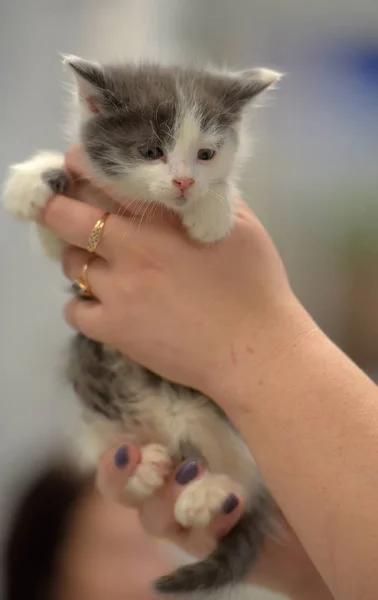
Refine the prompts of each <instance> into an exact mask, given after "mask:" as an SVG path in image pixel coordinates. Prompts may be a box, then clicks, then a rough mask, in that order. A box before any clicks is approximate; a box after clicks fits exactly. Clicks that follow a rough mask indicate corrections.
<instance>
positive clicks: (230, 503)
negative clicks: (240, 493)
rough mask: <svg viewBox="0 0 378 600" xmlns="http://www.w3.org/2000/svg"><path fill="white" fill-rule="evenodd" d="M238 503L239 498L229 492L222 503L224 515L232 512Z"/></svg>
mask: <svg viewBox="0 0 378 600" xmlns="http://www.w3.org/2000/svg"><path fill="white" fill-rule="evenodd" d="M238 504H239V498H238V497H237V496H235V494H230V495H229V496H228V497H227V498H226V500H225V501H224V503H223V506H222V511H223V512H224V514H225V515H229V514H230V513H232V512H233V511H234V510H235V508H236V507H237V506H238Z"/></svg>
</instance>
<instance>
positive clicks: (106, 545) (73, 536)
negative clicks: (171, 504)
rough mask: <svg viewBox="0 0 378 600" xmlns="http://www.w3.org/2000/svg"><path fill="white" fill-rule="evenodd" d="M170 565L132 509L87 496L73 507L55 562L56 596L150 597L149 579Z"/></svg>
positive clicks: (93, 599)
mask: <svg viewBox="0 0 378 600" xmlns="http://www.w3.org/2000/svg"><path fill="white" fill-rule="evenodd" d="M173 567H174V562H173V560H172V558H170V557H169V554H168V549H167V548H166V547H165V546H164V545H162V544H159V542H156V541H153V540H151V539H150V538H148V537H147V536H146V534H145V533H144V532H143V530H142V528H141V526H140V525H139V521H138V518H137V515H136V513H135V512H134V511H131V510H128V509H125V508H122V507H121V506H118V505H115V504H112V503H110V502H107V501H105V500H103V499H102V498H100V497H98V496H97V495H95V494H93V495H91V496H90V497H88V498H86V499H84V500H83V501H82V503H81V505H80V506H79V507H78V508H77V509H76V512H75V515H74V518H73V523H72V525H71V527H70V529H69V531H68V533H67V539H66V541H65V544H64V546H63V548H62V554H61V558H60V562H59V564H58V578H57V582H56V587H55V594H54V595H55V597H56V598H57V600H104V599H106V600H126V599H127V598H132V599H133V600H155V599H156V598H157V595H156V594H154V593H153V592H152V590H151V583H152V581H153V579H155V578H156V577H157V576H159V575H162V574H164V573H167V572H169V571H170V570H171V569H172V568H173Z"/></svg>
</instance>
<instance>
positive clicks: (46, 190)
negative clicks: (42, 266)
mask: <svg viewBox="0 0 378 600" xmlns="http://www.w3.org/2000/svg"><path fill="white" fill-rule="evenodd" d="M69 182H70V179H69V176H68V175H67V173H66V172H65V167H64V156H63V154H60V153H57V152H47V151H45V152H40V153H38V154H36V155H35V156H34V157H32V158H30V159H29V160H26V161H24V162H22V163H18V164H15V165H12V166H11V167H10V171H9V175H8V178H7V180H6V181H5V185H4V190H3V205H4V208H5V209H6V210H7V211H8V212H9V213H11V214H12V215H13V216H15V217H17V218H18V219H23V220H28V221H35V220H36V219H37V218H38V216H39V214H40V211H41V210H42V209H43V208H44V207H45V206H46V204H47V203H48V201H49V200H50V199H51V198H52V196H54V195H55V194H57V193H59V194H62V193H65V192H66V191H67V190H68V187H69ZM36 228H37V231H38V237H39V241H40V243H41V245H42V248H43V250H44V252H45V254H47V255H48V256H49V257H50V258H54V259H58V260H59V259H60V258H61V254H62V250H63V248H64V246H65V244H64V243H63V242H62V241H61V240H59V239H58V238H57V237H56V236H55V235H54V234H53V233H52V232H51V231H49V230H47V229H46V228H45V227H42V226H41V225H36Z"/></svg>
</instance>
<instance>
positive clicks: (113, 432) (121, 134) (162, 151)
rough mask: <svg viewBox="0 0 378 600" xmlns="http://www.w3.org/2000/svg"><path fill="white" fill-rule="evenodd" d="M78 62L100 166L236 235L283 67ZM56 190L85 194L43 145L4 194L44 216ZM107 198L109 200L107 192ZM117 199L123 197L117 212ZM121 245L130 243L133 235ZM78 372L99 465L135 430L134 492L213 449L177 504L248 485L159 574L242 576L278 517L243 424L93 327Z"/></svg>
mask: <svg viewBox="0 0 378 600" xmlns="http://www.w3.org/2000/svg"><path fill="white" fill-rule="evenodd" d="M65 62H66V63H67V64H68V65H69V67H71V69H72V70H73V72H74V74H75V77H76V84H77V85H76V89H77V99H78V114H79V121H80V134H79V139H80V141H81V142H82V144H83V147H84V150H85V153H86V156H87V158H88V160H89V163H90V165H91V167H92V169H93V172H94V173H95V175H96V177H97V178H98V179H99V180H100V181H101V183H102V184H104V185H105V186H111V188H112V189H113V190H115V192H116V193H117V194H118V195H119V197H122V196H124V197H128V198H133V199H135V200H137V201H140V202H143V203H146V202H149V203H156V204H163V205H164V206H166V207H168V208H169V209H171V210H173V211H175V212H176V213H177V214H178V215H179V216H180V218H181V220H182V223H183V225H184V226H185V228H186V229H187V231H188V234H189V235H190V236H191V237H193V238H195V239H196V240H199V241H201V242H203V243H213V242H216V241H217V240H221V239H222V238H223V237H224V236H226V235H227V234H228V233H229V232H230V230H231V228H232V223H233V214H234V199H235V196H236V188H235V187H234V182H233V178H234V176H235V171H236V168H237V167H238V165H239V164H240V160H241V159H242V158H243V149H244V148H245V143H244V142H245V140H244V139H243V137H245V136H244V134H245V127H244V124H243V118H244V113H245V111H246V109H247V107H248V106H249V105H250V104H251V102H252V101H253V100H254V99H255V98H256V96H257V95H259V94H260V93H261V92H263V91H264V90H265V89H266V88H268V87H269V86H271V85H272V84H274V83H275V82H276V81H277V80H278V79H279V75H278V74H277V73H275V72H273V71H270V70H267V69H254V70H250V71H246V72H242V73H228V72H213V71H206V70H201V69H194V68H184V67H163V66H158V65H150V64H145V65H118V66H117V65H109V66H103V65H100V64H97V63H93V62H88V61H85V60H83V59H80V58H77V57H67V58H66V59H65ZM53 190H55V191H60V192H64V193H67V194H75V197H76V198H78V199H80V190H79V187H76V189H75V183H74V182H72V181H71V180H70V179H69V177H68V176H67V174H66V173H65V172H64V160H63V156H62V155H60V154H58V153H56V152H42V153H39V154H38V155H37V156H35V157H33V158H31V159H30V160H28V161H26V162H23V163H19V164H17V165H13V166H12V167H11V169H10V174H9V178H8V180H7V181H6V184H5V188H4V205H5V207H6V208H7V209H8V210H9V211H10V212H11V213H12V214H13V215H15V216H17V217H20V218H24V219H28V220H31V221H33V220H35V218H36V217H37V216H38V212H39V211H40V209H41V208H42V207H43V206H45V204H46V203H47V201H48V200H49V199H50V198H51V196H52V194H53ZM93 203H94V204H96V205H98V206H101V207H102V208H103V209H104V210H108V209H109V206H108V205H105V203H104V200H103V199H102V200H101V197H100V198H99V197H95V196H93ZM119 208H120V206H117V205H116V204H114V205H113V206H112V207H111V208H110V210H113V212H116V211H117V210H118V209H119ZM36 227H37V229H38V233H39V237H40V240H41V243H42V246H43V248H44V250H45V252H46V253H47V254H48V255H49V256H51V257H54V258H60V256H61V251H62V247H63V243H62V242H61V241H60V240H57V239H56V238H55V237H54V236H53V235H52V233H51V232H50V231H48V230H46V229H45V228H43V227H41V226H40V225H37V226H36ZM120 251H121V248H120ZM69 362H70V364H69V374H70V379H71V381H72V383H73V385H74V388H75V390H76V392H77V394H78V396H79V397H80V399H81V401H82V404H83V407H84V422H85V424H86V425H85V426H86V435H85V436H84V435H83V436H81V438H80V442H81V443H82V446H83V452H84V454H85V457H86V461H87V463H88V464H90V465H91V466H92V467H93V466H94V465H96V464H97V461H98V459H99V457H100V455H101V454H102V452H103V451H104V450H105V449H107V448H108V447H110V445H113V444H117V443H118V442H119V441H120V440H121V439H124V437H125V435H128V436H129V437H130V440H132V441H135V442H137V443H138V444H139V445H140V446H141V448H142V450H141V452H142V459H141V463H140V465H139V467H138V468H137V470H136V472H135V474H134V475H133V476H132V477H131V478H130V480H129V482H128V484H127V490H126V491H127V493H128V494H129V495H131V496H132V497H133V498H134V500H136V501H137V500H140V501H142V500H143V499H145V498H146V497H148V496H149V495H151V494H153V493H154V492H155V491H156V490H157V489H158V488H159V487H160V486H162V485H163V484H164V481H165V478H166V476H167V475H168V474H169V473H170V472H171V470H172V468H174V467H175V466H177V465H178V464H179V463H181V462H182V461H184V460H188V459H199V460H200V461H202V463H203V464H204V466H205V469H206V471H205V474H204V476H203V477H201V478H200V479H198V480H194V481H192V482H190V483H188V484H187V485H186V486H184V487H183V490H182V493H181V495H180V497H179V498H178V500H177V501H176V504H175V507H174V515H175V519H176V520H177V522H178V523H179V524H180V525H182V526H183V527H204V526H206V525H207V524H208V523H209V522H210V521H211V519H212V518H213V517H214V515H216V514H218V513H220V512H221V511H222V510H223V511H226V512H227V510H229V509H230V508H231V507H232V505H233V503H234V500H235V497H234V496H233V494H234V492H239V493H240V494H242V495H243V496H244V498H245V511H244V515H243V517H242V519H241V520H240V522H239V523H238V524H237V525H236V527H235V528H234V529H233V530H232V531H231V532H230V533H228V534H227V535H226V536H225V537H224V538H223V539H222V540H220V541H219V543H218V545H217V547H216V548H215V550H214V551H213V552H212V553H211V555H210V556H208V557H207V558H205V559H204V560H202V561H200V562H196V563H194V564H190V565H186V566H183V567H181V568H179V569H178V570H176V571H174V572H173V573H171V574H170V575H166V576H164V577H162V578H160V579H158V580H157V581H156V589H157V590H159V591H160V592H162V593H175V594H180V593H188V592H197V591H211V590H216V589H218V590H219V589H220V588H223V587H225V586H228V585H230V584H232V583H237V582H242V581H243V579H244V578H245V576H246V574H247V573H248V572H249V571H250V569H251V566H252V565H253V563H254V561H256V559H257V557H258V555H259V551H260V549H261V545H262V543H263V540H264V537H265V535H266V534H267V532H268V531H269V524H270V523H271V521H272V505H271V501H270V499H269V494H268V493H267V490H266V488H265V487H264V485H263V483H262V481H261V479H260V477H259V474H258V471H257V468H256V465H255V462H254V460H253V458H252V456H251V454H250V452H249V450H248V449H247V447H246V446H245V444H244V443H243V441H242V439H241V437H240V436H239V434H238V432H237V431H236V430H235V429H234V428H233V426H232V424H231V423H230V422H229V421H228V419H227V417H226V415H225V414H224V413H223V412H222V411H221V410H220V409H219V408H218V407H217V406H216V405H215V404H214V402H213V401H212V400H210V399H209V398H206V397H204V396H203V395H202V394H201V393H199V392H197V391H196V390H192V389H188V388H185V387H183V386H180V385H177V384H174V383H171V382H169V381H166V380H164V379H162V378H160V377H159V376H157V375H156V374H154V373H152V372H150V371H148V370H147V369H145V368H143V367H141V366H140V365H138V364H135V363H133V362H132V361H130V360H129V359H127V358H126V357H125V356H123V355H121V354H120V353H119V352H117V351H115V350H114V349H112V348H110V347H108V346H105V345H103V344H99V343H97V342H94V341H91V340H90V339H88V338H86V337H85V336H83V335H81V334H79V335H76V337H75V338H74V340H73V343H72V347H71V351H70V361H69Z"/></svg>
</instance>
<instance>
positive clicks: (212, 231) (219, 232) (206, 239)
mask: <svg viewBox="0 0 378 600" xmlns="http://www.w3.org/2000/svg"><path fill="white" fill-rule="evenodd" d="M233 220H234V201H233V193H232V190H230V189H229V186H228V185H227V184H225V183H219V184H214V185H213V186H212V188H211V189H209V193H208V195H207V197H206V198H204V199H203V200H201V202H197V203H196V204H194V205H193V206H191V207H190V208H188V210H187V211H185V212H184V214H183V216H182V223H183V225H184V226H185V227H186V229H187V230H188V233H189V235H190V237H192V238H193V239H195V240H198V241H199V242H202V243H203V244H212V243H215V242H218V241H219V240H221V239H223V238H224V237H226V235H228V234H229V233H230V231H231V229H232V224H233Z"/></svg>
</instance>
